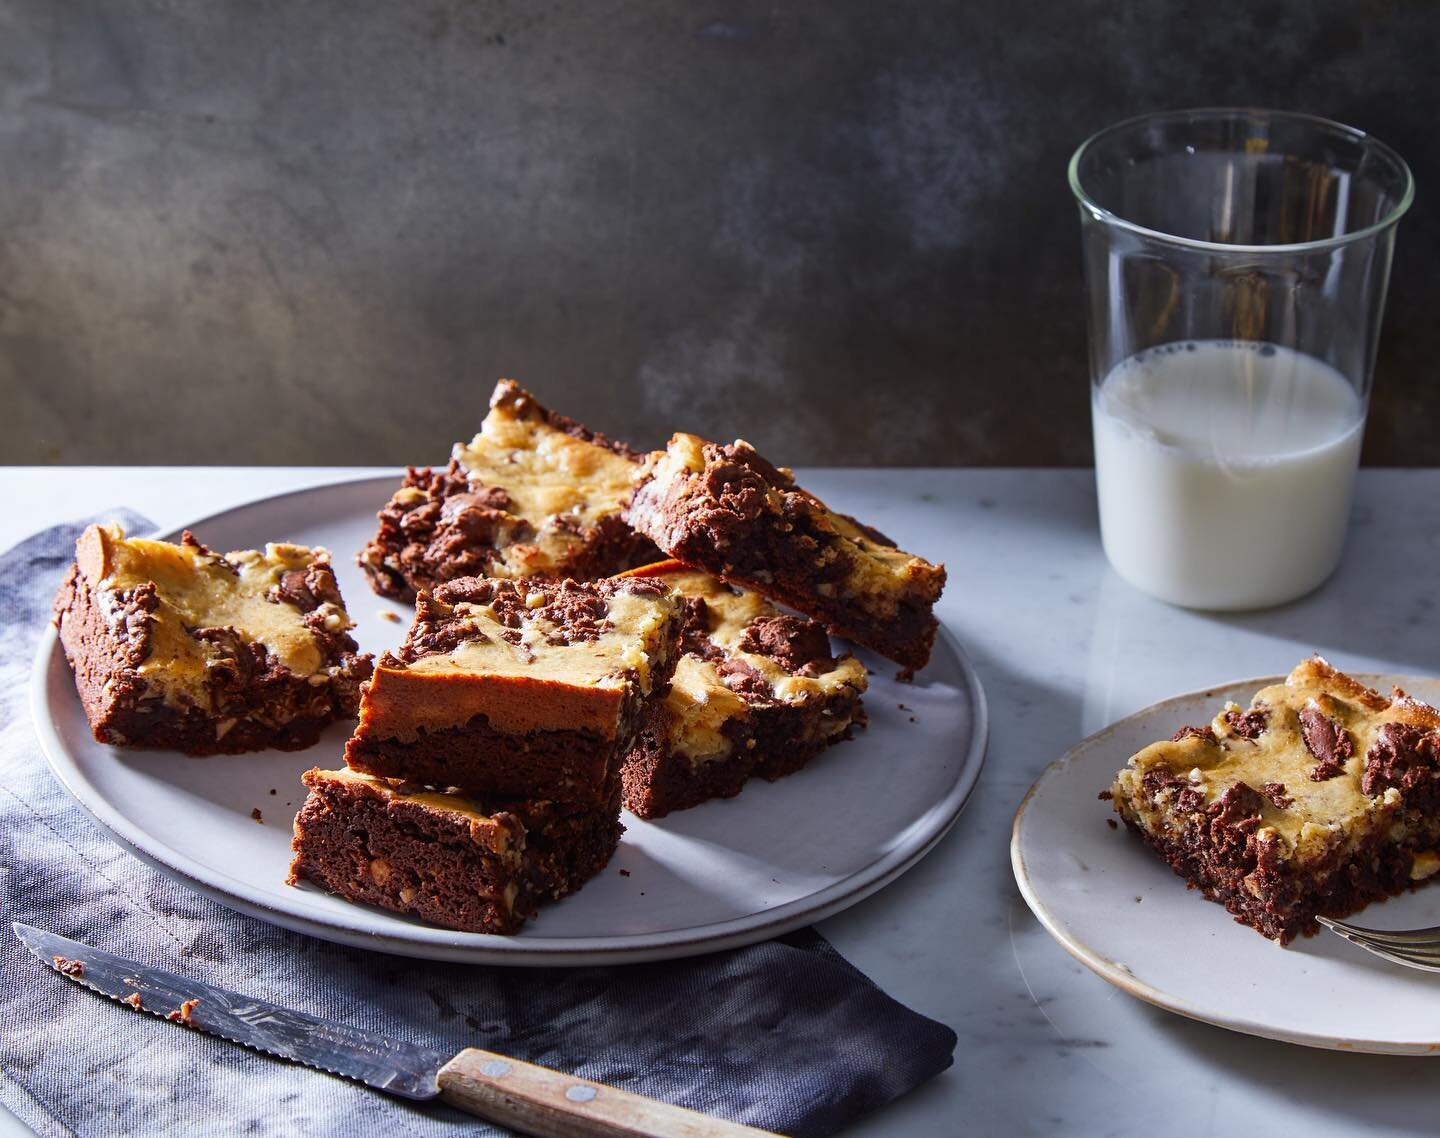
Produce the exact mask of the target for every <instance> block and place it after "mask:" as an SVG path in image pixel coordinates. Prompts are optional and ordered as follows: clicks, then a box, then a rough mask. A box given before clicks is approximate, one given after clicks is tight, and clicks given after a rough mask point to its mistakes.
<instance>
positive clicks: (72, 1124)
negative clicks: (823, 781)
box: [0, 510, 955, 1138]
mask: <svg viewBox="0 0 1440 1138" xmlns="http://www.w3.org/2000/svg"><path fill="white" fill-rule="evenodd" d="M105 517H107V518H115V519H118V520H119V521H121V523H122V524H123V525H124V526H125V529H126V530H127V531H128V532H131V533H136V532H143V531H145V530H147V529H149V528H152V527H151V525H150V523H149V522H147V521H146V520H145V519H144V518H140V517H137V516H136V515H134V514H130V513H128V512H127V511H123V510H118V511H112V512H110V513H108V514H106V515H105ZM81 529H83V523H79V524H75V525H66V526H57V527H56V528H54V529H51V530H48V531H46V532H45V533H42V534H38V535H36V536H35V537H32V538H30V539H29V540H27V541H25V542H23V543H22V544H20V545H19V546H16V547H15V548H14V549H12V550H10V551H9V552H8V553H5V554H3V555H0V886H3V890H4V896H5V901H6V909H7V911H8V913H9V914H10V916H11V918H13V919H16V920H21V921H24V922H26V923H29V924H34V925H38V926H40V927H41V928H46V929H50V930H52V931H54V932H58V933H61V934H63V935H66V936H71V937H75V938H76V939H79V940H85V941H88V942H89V943H92V944H95V945H98V946H100V947H103V948H108V949H110V950H112V951H114V952H119V953H123V954H124V955H126V956H129V957H132V958H134V959H137V960H139V961H141V962H143V963H150V964H156V965H160V966H162V967H167V968H170V969H171V970H173V971H177V972H185V973H191V974H193V975H195V976H197V977H201V978H203V979H205V980H208V981H210V982H213V983H217V984H221V985H224V986H226V987H230V988H233V989H235V990H237V991H240V992H245V993H248V994H252V995H256V996H261V997H264V998H267V999H270V1000H273V1001H275V1002H277V1003H280V1004H284V1005H286V1006H289V1007H292V1008H297V1009H299V1010H302V1011H306V1012H310V1013H312V1014H315V1015H320V1016H325V1017H328V1018H331V1019H336V1020H342V1021H344V1022H346V1023H350V1024H354V1025H356V1026H358V1027H363V1028H367V1029H369V1030H371V1031H373V1032H375V1033H376V1034H379V1035H385V1036H389V1037H392V1038H395V1039H405V1040H410V1041H412V1042H415V1043H421V1044H425V1045H427V1046H431V1047H436V1048H444V1047H453V1048H455V1049H456V1050H457V1051H458V1050H459V1049H460V1048H462V1047H467V1046H482V1047H488V1048H491V1049H493V1050H497V1051H502V1052H505V1053H508V1054H512V1055H515V1056H517V1057H520V1058H524V1059H530V1060H533V1061H535V1062H537V1063H543V1064H545V1065H547V1066H551V1067H555V1068H558V1069H560V1070H562V1071H568V1072H573V1073H575V1074H578V1075H581V1076H583V1077H586V1078H590V1079H597V1080H599V1081H600V1082H604V1083H611V1084H614V1085H616V1086H621V1087H625V1088H628V1089H630V1090H634V1091H638V1092H640V1093H642V1094H647V1095H652V1096H654V1097H656V1098H660V1099H665V1100H667V1101H669V1102H674V1103H679V1104H681V1105H683V1106H688V1107H692V1108H694V1109H696V1110H701V1111H705V1112H707V1113H712V1114H715V1115H719V1116H722V1117H725V1118H730V1119H734V1120H735V1121H739V1122H745V1123H749V1124H750V1125H753V1126H759V1127H762V1128H764V1129H769V1130H776V1131H779V1132H781V1133H783V1134H789V1135H797V1136H802V1138H808V1136H811V1135H816V1136H818V1135H825V1134H831V1133H834V1132H835V1131H836V1130H838V1129H839V1128H840V1127H842V1126H844V1125H845V1124H846V1123H848V1122H851V1121H853V1120H854V1119H856V1118H857V1117H859V1116H860V1115H862V1114H864V1113H866V1112H867V1111H871V1110H874V1109H875V1108H876V1107H878V1106H881V1105H882V1104H884V1103H887V1102H889V1101H890V1100H891V1099H893V1098H895V1097H897V1096H898V1095H901V1094H904V1093H905V1092H906V1091H908V1090H909V1089H910V1088H912V1087H914V1086H916V1085H918V1084H919V1083H921V1082H923V1081H924V1080H926V1079H928V1078H930V1077H931V1076H932V1075H935V1074H937V1073H939V1072H940V1071H943V1070H944V1069H945V1068H947V1067H948V1066H950V1063H951V1060H952V1055H953V1052H954V1048H955V1033H954V1032H952V1031H951V1030H950V1029H949V1028H948V1027H945V1026H944V1025H943V1024H939V1023H936V1022H934V1021H933V1020H929V1019H926V1018H925V1017H924V1016H921V1015H918V1014H916V1013H915V1012H912V1011H910V1010H909V1009H908V1008H905V1007H902V1006H901V1005H900V1004H898V1003H896V1002H895V1001H894V1000H892V999H891V998H890V997H889V996H887V995H885V993H884V992H882V991H880V990H879V989H878V988H877V987H875V985H874V984H872V983H871V982H870V981H869V980H868V979H867V978H866V977H865V976H864V975H863V974H862V973H860V972H859V971H858V970H857V969H855V968H854V967H853V966H852V965H850V964H849V963H848V962H847V961H846V960H845V959H844V958H843V957H842V956H840V954H839V953H837V952H836V951H835V950H834V949H833V948H832V947H831V946H830V945H829V944H828V943H827V942H826V941H825V940H824V939H823V938H822V937H820V936H819V935H818V934H817V933H815V932H813V931H811V930H805V931H803V932H800V933H797V934H794V935H792V936H788V937H783V938H781V939H780V940H775V941H770V942H768V943H765V944H757V945H752V946H750V947H748V948H742V949H738V950H735V951H732V952H719V953H714V954H712V955H710V956H704V957H698V958H693V959H686V960H677V961H670V962H665V963H659V964H637V965H630V966H625V967H609V968H572V969H562V968H553V969H526V968H496V967H481V966H474V965H459V964H437V963H431V962H429V961H420V960H408V959H404V958H401V957H395V956H385V955H380V954H377V953H369V952H363V951H360V950H357V949H351V948H344V947H341V946H339V945H334V944H330V943H328V942H326V941H321V940H315V939H313V938H310V937H306V936H302V935H300V934H297V933H292V932H287V931H286V930H284V929H279V928H275V927H274V926H271V925H267V924H265V923H263V922H261V921H257V920H254V919H252V918H250V917H245V916H241V915H239V914H237V913H232V912H230V911H229V910H228V909H225V908H223V907H221V906H220V905H217V904H215V903H213V902H211V901H209V900H207V899H205V898H204V897H201V896H199V895H198V894H195V893H193V892H191V891H190V890H189V889H187V888H185V887H184V886H182V885H179V884H177V883H175V882H173V881H171V880H170V879H169V878H168V877H166V876H164V875H163V874H160V873H157V872H155V871H154V870H152V869H150V868H149V867H148V866H146V865H144V864H143V863H141V862H140V861H138V860H136V859H135V858H134V857H132V856H131V855H130V854H128V853H126V852H124V851H123V850H121V849H120V848H119V847H118V846H116V845H114V844H113V843H112V842H110V841H109V839H107V838H106V837H105V836H104V835H103V834H102V833H101V832H100V831H99V830H98V829H97V828H95V827H94V826H93V825H92V824H91V823H90V822H89V820H88V819H87V818H86V817H85V816H84V815H83V814H82V813H81V811H80V810H79V809H78V808H77V807H76V806H75V805H74V804H73V803H71V801H70V800H69V798H68V797H67V796H66V795H65V793H64V792H63V791H62V790H61V788H60V786H59V784H58V783H57V782H56V781H55V779H54V778H53V777H52V776H51V775H50V772H49V770H48V769H47V768H46V766H45V763H44V760H43V759H42V757H41V755H40V753H39V747H38V744H37V743H36V741H35V734H34V730H33V728H32V726H31V722H30V716H29V712H28V710H27V688H28V678H29V670H30V661H31V658H32V657H33V655H34V651H35V646H36V643H37V641H38V639H39V636H40V633H41V631H42V630H43V628H44V626H45V622H46V620H47V619H48V616H49V605H50V598H51V596H52V595H53V593H54V591H55V588H56V586H57V585H58V584H59V581H60V578H61V574H62V573H63V571H64V568H65V566H66V565H67V564H68V563H69V561H70V560H71V557H72V555H73V551H74V542H75V538H76V536H77V535H78V534H79V532H80V530H81ZM209 761H216V760H209ZM227 761H231V760H227ZM0 946H3V947H0V1015H3V1016H4V1028H3V1030H0V1038H3V1040H4V1045H3V1047H0V1064H3V1068H4V1076H3V1077H0V1101H4V1103H5V1105H7V1106H8V1107H9V1108H10V1109H11V1110H12V1111H14V1112H15V1113H16V1114H17V1115H19V1116H20V1118H22V1119H23V1120H24V1121H25V1122H27V1123H28V1124H29V1125H30V1126H31V1127H33V1128H34V1129H35V1130H36V1131H38V1132H39V1133H40V1134H42V1135H46V1136H47V1138H48V1136H49V1135H71V1134H79V1135H91V1134H96V1135H99V1134H166V1133H187V1134H202V1133H207V1134H208V1133H215V1134H239V1133H244V1134H252V1135H271V1134H275V1135H279V1134H307V1135H328V1134H335V1135H346V1136H349V1135H355V1134H386V1135H413V1136H417V1138H418V1136H422V1135H443V1134H451V1133H459V1132H461V1131H462V1130H463V1132H464V1133H466V1134H475V1133H487V1134H500V1133H502V1132H501V1131H499V1130H497V1129H494V1128H491V1127H487V1126H484V1125H483V1124H480V1123H478V1122H477V1120H476V1119H474V1118H471V1117H470V1116H469V1115H463V1114H460V1113H458V1112H455V1111H452V1110H450V1109H449V1108H447V1107H444V1106H441V1105H430V1104H415V1103H409V1102H405V1101H403V1100H400V1099H394V1098H390V1097H388V1096H386V1095H383V1094H380V1093H378V1092H375V1091H372V1090H369V1089H367V1088H365V1087H362V1086H360V1085H358V1084H355V1083H350V1082H348V1081H346V1080H344V1079H339V1078H335V1077H333V1076H330V1075H325V1074H321V1073H318V1072H316V1071H312V1070H308V1069H306V1068H303V1067H298V1066H295V1065H293V1064H290V1063H286V1062H283V1061H280V1060H276V1059H272V1058H269V1057H268V1056H264V1055H259V1054H256V1053H254V1052H250V1051H246V1050H244V1049H243V1048H239V1047H235V1046H233V1045H232V1044H229V1043H225V1042H223V1041H221V1040H218V1039H214V1038H211V1037H210V1036H207V1035H204V1034H202V1033H199V1032H191V1031H184V1030H181V1029H179V1028H176V1027H174V1026H172V1025H169V1024H165V1023H161V1022H160V1021H158V1020H155V1019H152V1018H151V1017H149V1016H147V1015H141V1016H139V1017H137V1016H136V1014H135V1013H134V1012H132V1011H130V1010H128V1009H126V1008H124V1007H121V1006H120V1005H119V1004H116V1003H112V1002H111V1001H108V1000H105V999H103V998H101V997H99V996H96V995H93V994H92V993H89V992H86V991H84V990H83V989H82V988H80V987H78V986H77V985H75V984H72V983H69V982H67V981H65V980H63V979H61V978H60V977H58V976H55V975H54V974H52V973H51V972H49V971H48V970H47V969H45V968H43V967H42V966H41V965H39V964H38V963H37V962H36V961H35V959H34V958H33V957H32V956H31V955H30V954H29V952H28V951H26V950H25V949H24V948H23V946H21V945H20V943H19V942H18V941H17V940H15V939H14V938H13V937H11V936H10V934H9V930H8V929H4V930H0Z"/></svg>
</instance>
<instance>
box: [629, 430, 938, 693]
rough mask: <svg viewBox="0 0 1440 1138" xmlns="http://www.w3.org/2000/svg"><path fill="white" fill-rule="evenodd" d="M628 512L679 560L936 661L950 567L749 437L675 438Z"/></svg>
mask: <svg viewBox="0 0 1440 1138" xmlns="http://www.w3.org/2000/svg"><path fill="white" fill-rule="evenodd" d="M626 516H627V518H628V519H629V521H630V524H631V525H633V526H634V527H635V529H636V530H638V531H639V532H640V533H643V534H644V535H645V536H647V537H649V538H650V539H651V540H653V541H654V542H655V544H656V545H658V546H659V547H660V548H661V549H663V550H664V551H665V552H666V553H668V554H669V555H670V556H671V557H674V558H677V559H678V560H680V561H683V562H684V563H685V564H687V565H691V566H694V567H695V568H697V569H704V570H705V571H706V572H708V573H713V574H714V575H716V576H717V577H722V578H724V579H725V580H727V581H731V582H733V583H736V584H740V585H744V586H745V587H746V588H749V589H753V590H755V591H756V592H758V593H760V594H761V595H763V596H765V597H768V598H770V599H771V600H773V601H778V602H780V603H781V604H784V605H788V606H790V607H791V608H794V609H798V610H799V611H800V612H803V613H805V614H806V615H807V616H811V617H814V618H815V619H816V620H818V621H820V622H821V623H822V624H824V625H825V626H826V628H828V629H829V630H830V631H831V632H833V633H835V634H836V635H837V636H844V637H847V638H848V639H850V640H853V641H855V642H857V643H859V644H863V645H865V646H866V647H868V648H873V649H874V650H875V651H877V652H879V653H880V654H881V655H884V656H888V657H889V658H890V659H892V660H894V661H895V662H896V663H898V664H900V665H901V666H902V667H903V668H904V670H905V673H907V674H908V673H913V672H914V671H916V670H918V669H920V668H923V667H924V666H925V664H926V663H927V662H928V661H929V659H930V649H931V646H932V645H933V643H934V641H935V633H936V629H937V627H938V625H937V622H936V620H935V614H934V607H935V602H936V601H937V600H938V599H939V597H940V591H941V589H943V588H944V586H945V568H944V566H943V565H931V564H930V563H929V562H928V561H926V560H924V559H923V558H920V557H916V556H914V555H913V554H909V553H905V552H903V551H902V550H900V549H898V548H896V546H895V543H894V542H892V541H891V540H890V539H889V538H887V537H885V535H884V534H882V533H880V532H879V531H878V530H874V529H871V528H870V527H868V526H865V525H862V524H861V523H860V522H858V521H856V520H855V519H854V518H851V517H847V516H846V515H844V514H837V513H834V512H833V511H831V510H829V509H827V508H826V506H825V504H824V503H823V502H821V501H820V500H819V499H818V498H816V497H815V496H814V495H813V494H810V493H808V492H807V491H805V490H802V489H801V488H800V487H799V486H797V485H796V484H795V480H794V478H793V477H792V476H791V474H790V472H789V471H788V470H783V469H781V468H779V467H776V466H773V465H772V464H770V463H769V462H767V461H766V460H765V459H763V458H762V457H760V455H759V454H757V453H756V452H755V449H754V448H753V447H752V446H750V444H749V443H746V442H743V441H738V442H735V443H733V444H731V445H730V446H719V445H717V444H715V443H709V442H706V441H705V440H703V439H699V438H696V437H695V436H694V435H685V434H677V435H675V436H674V437H673V438H672V439H671V440H670V445H669V446H668V447H667V448H666V450H665V451H663V452H660V453H657V454H655V455H652V456H651V457H650V459H649V460H648V461H647V462H646V465H645V469H644V471H643V472H642V474H641V478H640V481H639V483H638V485H637V487H636V490H635V494H634V497H633V499H632V500H631V502H630V504H629V507H628V511H627V515H626Z"/></svg>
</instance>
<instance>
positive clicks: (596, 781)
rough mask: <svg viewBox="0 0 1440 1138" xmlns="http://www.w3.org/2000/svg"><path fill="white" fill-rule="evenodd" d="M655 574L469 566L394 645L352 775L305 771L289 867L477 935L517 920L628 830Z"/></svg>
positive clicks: (661, 613)
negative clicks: (566, 575)
mask: <svg viewBox="0 0 1440 1138" xmlns="http://www.w3.org/2000/svg"><path fill="white" fill-rule="evenodd" d="M679 618H680V606H679V603H678V601H677V600H676V599H675V597H674V596H673V595H672V594H671V593H670V592H669V590H668V589H666V588H665V586H664V585H662V584H660V583H659V582H655V581H650V580H645V579H643V578H636V579H619V580H602V581H595V582H585V583H582V582H576V581H572V580H566V581H561V582H550V581H542V580H538V579H527V578H520V579H517V580H504V579H493V578H486V577H461V578H457V579H455V580H452V581H448V582H447V583H445V584H443V585H441V586H439V587H438V588H437V589H435V591H434V592H433V593H431V592H427V591H422V592H421V593H420V596H419V600H418V603H417V611H416V616H415V623H414V625H413V626H412V627H411V629H410V632H409V635H408V636H407V637H406V639H405V643H404V644H402V645H401V647H400V648H399V650H398V651H397V652H395V653H393V654H390V653H387V654H386V655H385V656H383V657H381V659H380V662H379V664H378V665H377V667H376V669H375V676H374V679H373V680H372V681H371V682H370V684H369V685H368V687H367V688H366V690H365V693H364V697H363V699H362V701H361V705H360V724H359V726H358V727H357V728H356V731H355V734H354V736H353V737H352V738H351V740H350V742H349V745H348V746H347V747H346V748H345V762H346V768H347V769H345V770H340V771H325V770H312V771H310V772H308V773H307V774H306V775H305V784H306V785H307V786H308V787H309V788H310V796H309V798H308V799H307V801H306V803H305V805H304V807H303V808H302V809H301V811H300V814H299V816H298V817H297V818H296V819H295V841H294V850H295V860H294V863H293V865H292V867H291V880H292V882H293V881H299V880H308V881H312V882H314V883H315V884H317V885H319V886H321V887H322V888H324V889H327V890H329V891H330V892H332V893H335V894H338V895H339V896H341V897H345V898H347V899H348V900H352V901H363V902H368V903H369V904H373V905H380V906H382V907H384V908H387V909H393V910H396V911H398V912H402V913H411V914H413V915H415V916H418V917H420V918H421V919H422V920H425V921H428V922H430V923H432V924H437V925H444V926H446V927H448V928H454V929H460V930H464V931H468V932H492V933H509V932H514V931H515V930H516V929H518V928H519V927H520V926H521V925H523V924H524V923H525V920H526V919H527V918H528V917H530V916H532V915H533V914H534V913H535V910H536V908H537V906H538V905H539V903H540V902H542V901H545V900H556V899H558V898H560V897H563V896H565V895H566V894H568V893H572V892H574V891H575V890H576V889H578V888H579V887H580V886H581V885H582V884H584V883H585V882H586V881H587V880H589V879H590V878H591V877H593V876H594V875H595V874H597V873H598V872H599V871H600V870H601V869H602V868H603V867H604V866H605V864H606V862H608V861H609V860H610V855H611V854H612V853H614V851H615V846H616V844H617V843H618V842H619V840H620V834H621V831H622V827H621V825H620V797H621V768H622V764H623V762H624V759H625V756H626V755H627V754H628V753H629V752H630V750H631V748H632V747H633V746H634V744H635V740H636V738H637V736H638V734H639V732H640V730H641V728H642V725H643V724H644V723H645V722H646V720H647V719H648V718H649V717H650V716H651V715H653V713H654V709H656V708H657V707H659V706H660V703H661V701H662V700H663V699H664V696H665V694H666V692H667V691H668V689H669V687H670V679H671V676H672V674H673V673H674V671H675V663H676V659H677V657H678V655H679V638H680V619H679Z"/></svg>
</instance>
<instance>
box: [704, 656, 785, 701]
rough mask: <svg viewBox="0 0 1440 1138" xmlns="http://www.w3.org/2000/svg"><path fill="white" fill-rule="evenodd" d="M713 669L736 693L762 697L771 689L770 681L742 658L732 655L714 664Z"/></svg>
mask: <svg viewBox="0 0 1440 1138" xmlns="http://www.w3.org/2000/svg"><path fill="white" fill-rule="evenodd" d="M715 670H716V671H717V672H719V673H720V681H721V683H723V684H724V685H725V686H726V687H727V688H729V689H730V690H731V691H733V692H734V693H735V694H736V695H742V696H750V697H751V698H754V699H764V698H765V697H767V696H769V695H770V694H771V692H772V690H773V689H772V688H771V687H770V681H769V680H767V679H766V678H765V676H764V675H763V674H762V673H761V672H760V671H758V670H757V669H756V668H754V667H752V666H751V665H750V664H747V663H746V662H745V661H744V660H737V659H734V658H733V657H732V658H730V659H727V660H722V661H721V662H720V663H718V664H716V665H715Z"/></svg>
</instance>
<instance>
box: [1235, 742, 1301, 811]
mask: <svg viewBox="0 0 1440 1138" xmlns="http://www.w3.org/2000/svg"><path fill="white" fill-rule="evenodd" d="M1247 738H1248V736H1247ZM1260 793H1261V794H1263V795H1264V796H1265V797H1266V798H1268V799H1269V800H1270V805H1272V806H1274V807H1275V809H1276V810H1285V809H1287V808H1289V807H1291V806H1294V805H1295V799H1293V798H1291V797H1290V796H1289V795H1287V794H1286V793H1285V784H1284V783H1283V782H1267V783H1266V784H1265V785H1264V786H1262V787H1261V788H1260Z"/></svg>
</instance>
